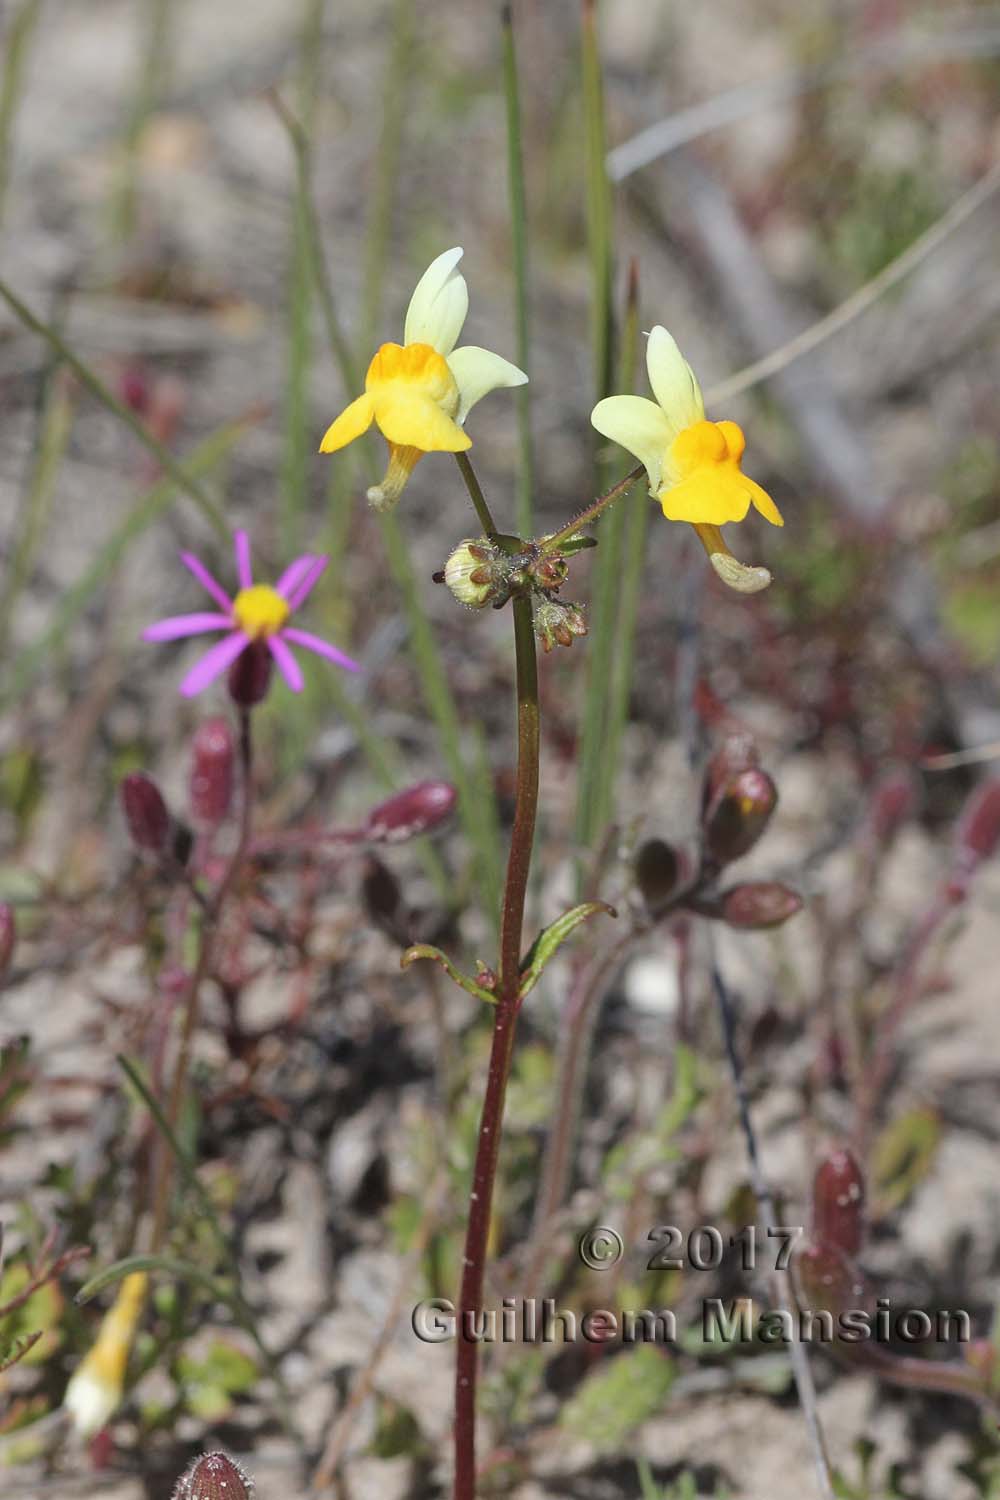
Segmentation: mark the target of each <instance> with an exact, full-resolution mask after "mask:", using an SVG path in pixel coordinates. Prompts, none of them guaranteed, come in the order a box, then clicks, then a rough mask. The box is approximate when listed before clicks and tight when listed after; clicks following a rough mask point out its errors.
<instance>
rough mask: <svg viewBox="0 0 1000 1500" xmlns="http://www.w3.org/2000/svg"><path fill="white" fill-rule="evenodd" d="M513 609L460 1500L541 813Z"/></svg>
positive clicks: (462, 1363)
mask: <svg viewBox="0 0 1000 1500" xmlns="http://www.w3.org/2000/svg"><path fill="white" fill-rule="evenodd" d="M513 611H514V650H515V655H516V659H517V801H516V805H515V810H514V827H513V829H512V831H511V839H510V855H509V857H508V861H507V878H506V880H505V882H504V892H503V905H502V908H501V914H500V982H499V987H498V996H497V1005H496V1009H495V1010H494V1012H493V1044H492V1047H491V1049H490V1062H489V1072H488V1074H487V1079H486V1094H485V1097H484V1099H483V1112H482V1117H481V1119H480V1123H479V1139H478V1142H477V1145H476V1160H475V1164H474V1166H473V1170H472V1190H471V1192H470V1194H469V1219H468V1227H467V1230H466V1236H465V1259H464V1261H463V1266H462V1285H461V1291H460V1293H459V1308H458V1350H457V1360H456V1368H455V1500H475V1493H476V1378H477V1374H478V1360H479V1344H478V1342H476V1340H475V1339H473V1338H472V1337H469V1336H468V1333H471V1329H469V1322H470V1315H474V1314H475V1313H477V1312H478V1311H479V1309H480V1307H481V1304H482V1300H483V1281H484V1277H485V1272H486V1251H487V1244H488V1241H489V1232H490V1220H491V1217H492V1207H493V1189H494V1184H495V1181H496V1171H497V1158H498V1156H499V1151H500V1132H501V1129H502V1125H503V1109H504V1099H505V1097H506V1093H507V1079H508V1077H509V1075H510V1062H511V1054H512V1051H513V1046H514V1028H515V1026H516V1024H517V1013H518V1009H519V1006H520V989H521V933H522V927H523V925H524V902H525V895H526V892H527V887H528V871H529V868H530V864H531V850H532V845H533V843H534V838H535V818H536V814H537V809H538V730H539V712H538V663H537V659H536V655H535V636H534V630H533V628H532V617H531V600H530V599H529V598H526V597H524V596H519V597H516V598H515V599H514V601H513Z"/></svg>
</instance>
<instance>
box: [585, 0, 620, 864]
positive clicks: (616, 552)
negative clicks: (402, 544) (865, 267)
mask: <svg viewBox="0 0 1000 1500" xmlns="http://www.w3.org/2000/svg"><path fill="white" fill-rule="evenodd" d="M580 60H581V75H582V94H583V109H584V139H585V143H586V176H587V237H588V245H589V250H590V271H591V342H592V349H593V362H594V393H595V396H596V397H597V398H598V399H600V398H601V397H603V396H605V395H607V394H608V392H609V390H610V384H611V327H612V319H611V257H612V247H611V199H610V189H609V185H608V179H607V170H606V167H605V155H606V142H605V132H604V85H603V79H602V74H601V58H600V51H599V46H598V37H597V17H596V6H595V4H594V0H583V7H582V24H581V55H580ZM595 470H596V473H595V493H598V494H599V493H600V492H601V491H602V490H604V489H606V488H607V478H608V476H607V474H606V472H605V466H604V464H603V462H601V461H598V462H597V463H596V465H595ZM624 515H625V510H624V508H623V507H622V506H614V507H612V509H611V511H610V512H609V513H608V514H607V515H606V516H605V518H604V519H603V520H602V522H601V526H600V530H599V532H598V542H599V546H598V551H597V557H596V559H595V563H594V569H593V575H592V576H593V587H592V595H591V604H590V634H589V636H588V651H587V676H586V688H585V692H584V704H583V714H582V720H583V722H582V731H581V737H580V761H579V781H578V787H577V807H576V825H575V833H576V838H577V841H578V842H579V843H580V844H581V845H582V846H583V847H585V848H586V847H589V846H590V845H591V843H592V842H593V840H594V838H595V837H596V835H597V833H598V831H599V829H600V828H601V827H602V826H603V823H604V821H605V820H606V816H607V810H606V808H605V807H602V805H601V798H602V788H603V787H606V786H607V785H609V784H610V782H609V778H610V777H611V776H613V767H612V768H610V770H608V769H606V768H605V766H604V764H603V763H604V761H605V760H606V759H607V744H606V727H607V724H606V718H607V694H608V686H609V683H610V679H611V670H612V662H613V660H614V649H615V641H614V631H615V617H616V614H617V604H618V581H619V574H620V568H621V555H622V527H623V524H624Z"/></svg>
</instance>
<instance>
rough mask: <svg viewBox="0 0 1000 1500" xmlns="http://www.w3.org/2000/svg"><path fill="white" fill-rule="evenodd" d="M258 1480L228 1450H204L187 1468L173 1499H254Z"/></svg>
mask: <svg viewBox="0 0 1000 1500" xmlns="http://www.w3.org/2000/svg"><path fill="white" fill-rule="evenodd" d="M253 1492H254V1482H253V1480H252V1479H251V1478H250V1475H249V1474H247V1473H246V1472H245V1471H244V1470H243V1469H242V1468H241V1467H240V1465H239V1464H238V1463H236V1462H235V1461H234V1460H233V1459H231V1458H227V1457H226V1455H225V1454H224V1453H203V1454H202V1455H201V1457H200V1458H196V1459H195V1461H194V1463H193V1464H192V1465H191V1467H190V1468H189V1469H185V1471H184V1473H183V1474H182V1475H181V1477H180V1479H178V1481H177V1487H176V1489H175V1490H174V1494H173V1500H251V1497H252V1495H253Z"/></svg>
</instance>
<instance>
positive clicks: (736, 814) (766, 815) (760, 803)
mask: <svg viewBox="0 0 1000 1500" xmlns="http://www.w3.org/2000/svg"><path fill="white" fill-rule="evenodd" d="M777 803H778V791H777V788H776V787H775V785H774V782H773V781H772V780H771V778H770V776H768V774H767V772H766V771H760V770H757V769H753V768H751V769H749V770H746V771H740V772H739V773H738V774H737V775H735V776H732V777H730V778H729V780H728V781H724V782H723V783H722V785H721V786H720V787H719V789H718V791H717V792H716V794H715V796H714V797H713V799H712V801H711V802H710V804H709V806H708V809H707V811H706V813H705V821H704V828H703V832H704V839H705V852H706V853H707V854H708V856H709V858H710V859H713V860H715V861H716V862H717V863H718V864H722V865H725V864H729V862H730V861H731V860H734V859H739V858H740V857H741V856H742V855H744V854H746V852H747V850H748V849H752V848H753V846H754V844H756V842H757V840H758V839H759V838H760V836H761V834H762V833H763V832H764V829H765V828H766V827H767V825H768V823H769V822H770V820H771V814H772V813H773V812H774V809H775V807H776V806H777Z"/></svg>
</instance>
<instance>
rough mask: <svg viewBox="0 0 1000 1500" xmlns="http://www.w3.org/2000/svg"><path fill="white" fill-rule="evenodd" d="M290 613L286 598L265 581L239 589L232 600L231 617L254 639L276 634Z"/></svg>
mask: <svg viewBox="0 0 1000 1500" xmlns="http://www.w3.org/2000/svg"><path fill="white" fill-rule="evenodd" d="M290 614H291V610H290V609H289V607H288V600H287V599H283V598H282V596H281V595H280V594H279V593H278V591H277V589H273V588H271V586H270V584H267V583H255V584H253V585H252V587H251V588H248V589H240V591H239V593H238V594H237V595H236V598H235V599H234V600H233V619H234V620H235V621H236V623H237V625H238V626H239V627H240V629H241V630H243V631H245V632H246V634H247V635H248V636H249V637H250V639H251V640H254V641H256V640H266V639H267V637H268V636H269V635H276V634H277V632H278V631H279V630H280V629H281V627H282V625H284V624H285V623H286V621H287V619H288V617H289V615H290Z"/></svg>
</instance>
